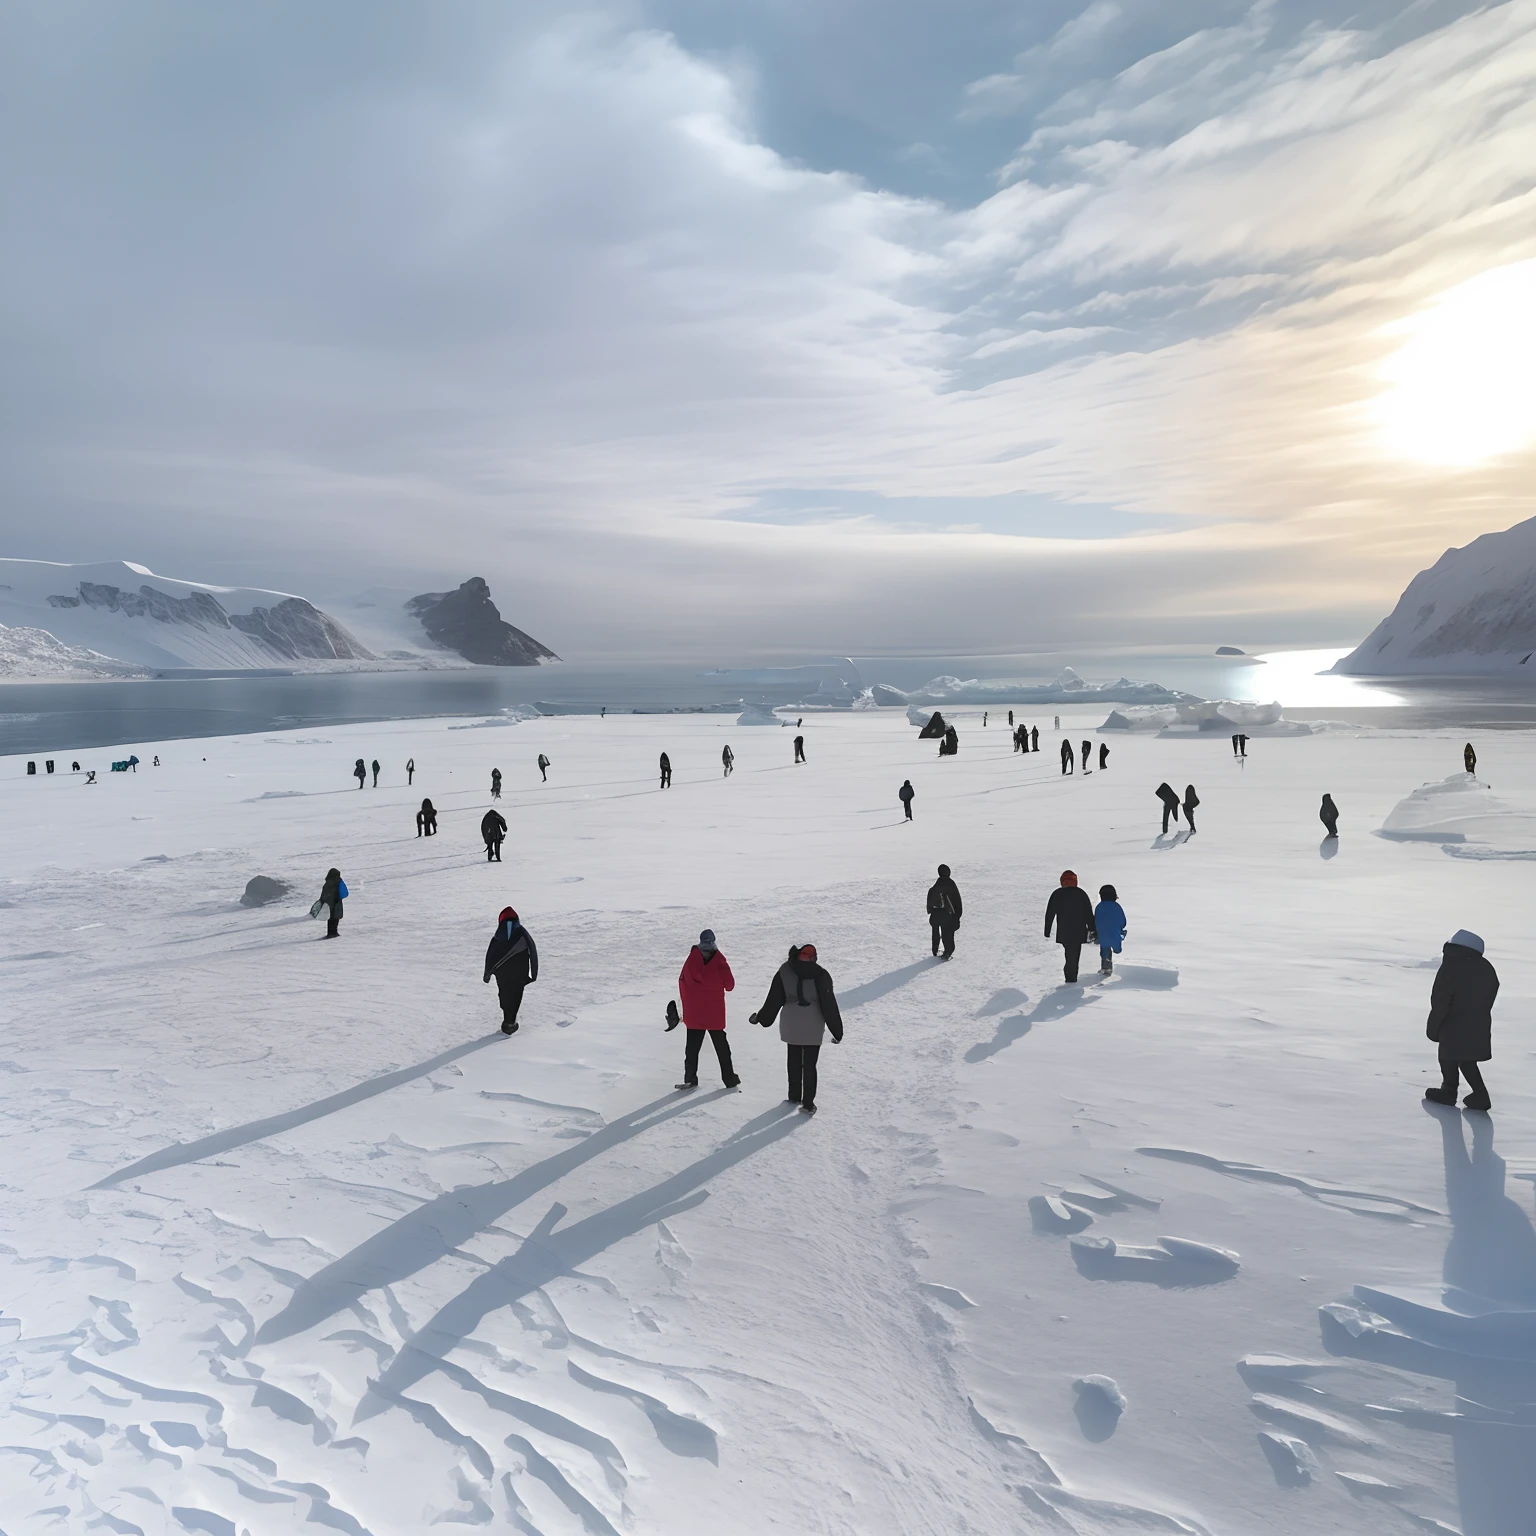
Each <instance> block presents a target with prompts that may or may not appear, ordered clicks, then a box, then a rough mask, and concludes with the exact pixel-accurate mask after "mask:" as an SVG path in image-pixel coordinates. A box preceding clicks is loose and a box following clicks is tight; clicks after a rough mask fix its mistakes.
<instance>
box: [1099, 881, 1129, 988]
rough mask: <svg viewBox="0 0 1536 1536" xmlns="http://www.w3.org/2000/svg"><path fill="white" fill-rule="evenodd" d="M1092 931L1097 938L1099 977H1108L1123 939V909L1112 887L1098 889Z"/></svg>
mask: <svg viewBox="0 0 1536 1536" xmlns="http://www.w3.org/2000/svg"><path fill="white" fill-rule="evenodd" d="M1093 931H1094V932H1095V933H1096V934H1098V936H1099V975H1101V976H1108V975H1109V974H1110V973H1111V972H1112V971H1113V970H1114V968H1115V962H1114V958H1113V957H1114V956H1115V955H1118V954H1119V953H1120V944H1121V941H1122V940H1123V939H1124V938H1125V908H1124V907H1122V906H1121V905H1120V898H1119V897H1118V896H1117V895H1116V894H1115V888H1114V886H1112V885H1101V886H1100V887H1099V904H1098V906H1096V907H1095V908H1094V909H1093Z"/></svg>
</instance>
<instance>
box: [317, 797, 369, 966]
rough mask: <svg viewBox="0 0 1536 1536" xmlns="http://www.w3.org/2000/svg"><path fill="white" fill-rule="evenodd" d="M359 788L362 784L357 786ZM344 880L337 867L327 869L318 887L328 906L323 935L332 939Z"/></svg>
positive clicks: (338, 921)
mask: <svg viewBox="0 0 1536 1536" xmlns="http://www.w3.org/2000/svg"><path fill="white" fill-rule="evenodd" d="M357 787H358V788H359V789H361V788H362V787H363V786H362V785H361V784H359V785H358V786H357ZM344 884H345V882H344V881H343V880H342V878H341V871H340V870H339V869H328V870H326V872H325V884H324V885H322V886H321V887H320V901H321V904H322V905H323V906H326V907H329V908H330V916H329V917H328V919H327V920H326V924H325V936H326V938H328V939H334V938H335V937H336V936H337V935H336V929H337V928H338V927H339V926H340V924H341V915H342V914H341V908H342V895H341V892H342V888H343V885H344Z"/></svg>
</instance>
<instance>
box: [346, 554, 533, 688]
mask: <svg viewBox="0 0 1536 1536" xmlns="http://www.w3.org/2000/svg"><path fill="white" fill-rule="evenodd" d="M327 607H328V608H329V609H330V610H331V611H332V612H333V613H336V614H338V615H340V616H341V617H342V618H343V619H344V620H345V622H346V625H347V628H348V629H349V630H350V631H351V632H352V633H353V634H355V635H357V636H358V637H359V638H360V639H361V640H362V641H363V642H364V643H365V644H367V645H369V646H371V647H372V648H373V649H374V651H375V652H377V654H378V655H380V656H382V657H386V658H388V659H389V660H391V661H408V662H411V663H413V664H415V665H417V666H422V667H461V666H463V665H464V663H465V662H473V663H474V664H475V665H477V666H485V667H532V666H539V665H542V664H543V663H544V662H547V661H558V660H559V659H560V658H559V657H558V656H556V655H555V653H554V652H553V651H552V650H550V649H549V647H548V646H547V645H544V644H542V643H541V642H540V641H538V640H535V639H534V638H533V636H532V635H528V634H524V633H523V631H522V630H520V629H518V628H516V627H515V626H514V625H511V624H509V623H507V621H506V620H505V619H503V618H502V616H501V613H500V610H499V609H498V608H497V607H496V604H495V603H494V602H492V601H491V589H490V587H489V585H488V584H487V583H486V581H485V579H484V577H481V576H471V577H470V578H469V580H468V581H466V582H464V583H463V584H462V585H461V586H459V587H457V588H455V589H454V590H453V591H451V592H422V593H417V594H413V593H412V592H411V591H410V589H409V588H405V587H370V588H369V589H368V590H367V591H366V592H358V593H355V594H353V595H350V596H344V597H337V598H336V599H334V600H333V601H331V602H328V603H327Z"/></svg>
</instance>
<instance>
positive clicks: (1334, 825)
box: [1317, 795, 1339, 837]
mask: <svg viewBox="0 0 1536 1536" xmlns="http://www.w3.org/2000/svg"><path fill="white" fill-rule="evenodd" d="M1317 819H1318V820H1319V821H1320V822H1322V824H1323V825H1324V826H1325V827H1327V829H1328V836H1329V837H1337V836H1338V835H1339V808H1338V806H1336V805H1335V804H1334V803H1333V796H1332V795H1324V796H1323V807H1322V809H1321V810H1320V811H1319V812H1318V813H1317Z"/></svg>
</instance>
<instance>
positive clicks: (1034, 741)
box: [1029, 725, 1040, 752]
mask: <svg viewBox="0 0 1536 1536" xmlns="http://www.w3.org/2000/svg"><path fill="white" fill-rule="evenodd" d="M1029 750H1030V751H1031V752H1038V751H1039V750H1040V727H1039V726H1038V725H1032V726H1031V727H1030V728H1029Z"/></svg>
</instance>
